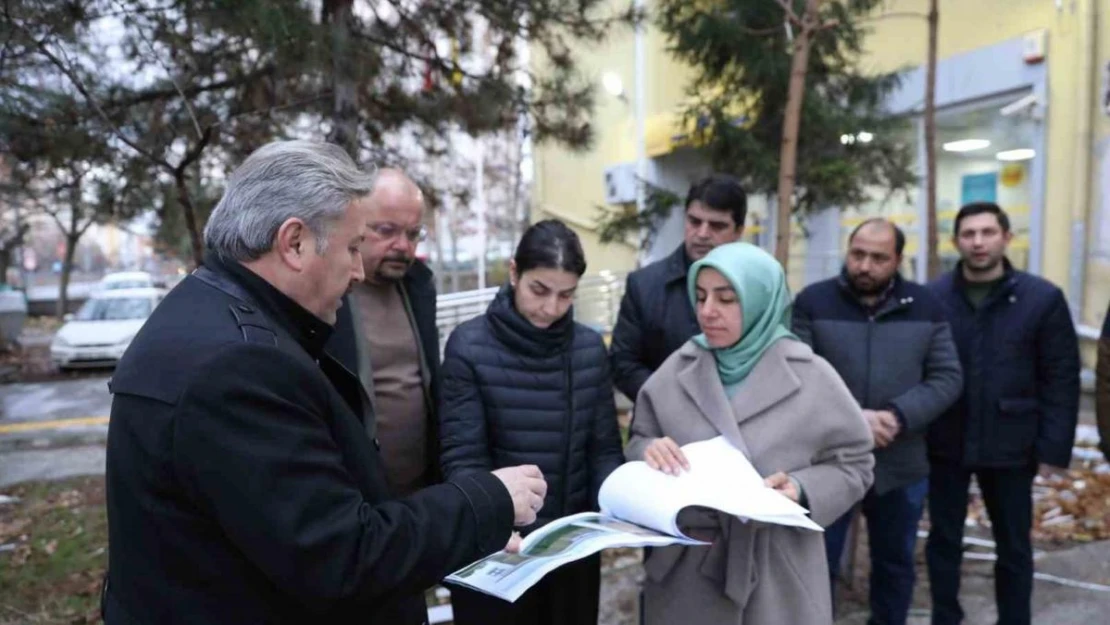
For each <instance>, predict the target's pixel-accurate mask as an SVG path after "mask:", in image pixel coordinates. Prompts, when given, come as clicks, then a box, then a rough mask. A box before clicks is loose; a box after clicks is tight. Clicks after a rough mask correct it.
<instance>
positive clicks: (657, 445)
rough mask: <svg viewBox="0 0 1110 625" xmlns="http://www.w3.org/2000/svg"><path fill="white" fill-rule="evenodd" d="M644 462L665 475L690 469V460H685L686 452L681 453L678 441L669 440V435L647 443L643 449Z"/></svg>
mask: <svg viewBox="0 0 1110 625" xmlns="http://www.w3.org/2000/svg"><path fill="white" fill-rule="evenodd" d="M644 462H646V463H647V465H648V466H649V467H651V468H653V469H655V470H656V471H662V472H663V473H666V474H667V475H678V474H679V473H680V472H682V471H689V470H690V462H689V461H688V460H686V454H684V453H682V449H681V448H679V446H678V443H676V442H674V441H673V440H671V437H669V436H664V437H663V438H657V439H655V440H653V441H651V443H649V444H648V446H647V449H645V450H644Z"/></svg>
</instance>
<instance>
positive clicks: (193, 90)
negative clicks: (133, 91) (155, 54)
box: [104, 64, 277, 110]
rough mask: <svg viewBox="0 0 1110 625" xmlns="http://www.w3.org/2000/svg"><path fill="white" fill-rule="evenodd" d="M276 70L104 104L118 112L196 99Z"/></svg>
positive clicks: (269, 68) (265, 69)
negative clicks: (164, 101) (177, 99)
mask: <svg viewBox="0 0 1110 625" xmlns="http://www.w3.org/2000/svg"><path fill="white" fill-rule="evenodd" d="M276 69H277V68H276V67H274V66H273V65H272V64H266V65H263V66H261V67H259V68H258V69H257V70H255V71H252V72H250V73H247V74H244V75H242V76H238V77H235V78H228V79H226V80H219V81H216V82H211V83H207V84H203V85H193V86H190V87H185V88H183V89H182V90H180V91H179V90H178V89H176V88H174V89H152V90H149V91H143V92H139V93H138V94H137V95H134V96H131V97H129V98H126V99H123V100H109V101H107V102H105V103H104V106H105V108H106V109H108V110H117V109H121V108H128V107H131V106H135V105H137V104H146V103H147V102H154V101H156V100H162V99H166V98H171V97H173V96H175V95H181V96H182V97H185V98H190V97H195V96H198V95H200V94H202V93H207V92H209V91H219V90H221V89H228V88H231V87H238V86H240V85H243V84H246V83H248V82H251V81H252V80H256V79H258V78H262V77H263V76H267V75H270V74H273V73H274V72H275V71H276Z"/></svg>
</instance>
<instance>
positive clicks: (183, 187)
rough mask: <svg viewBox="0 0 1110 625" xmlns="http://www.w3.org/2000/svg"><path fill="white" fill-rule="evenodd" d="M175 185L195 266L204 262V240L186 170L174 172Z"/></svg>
mask: <svg viewBox="0 0 1110 625" xmlns="http://www.w3.org/2000/svg"><path fill="white" fill-rule="evenodd" d="M173 177H174V186H175V187H176V188H177V203H178V204H179V205H180V206H181V213H182V215H184V216H185V230H186V231H187V232H188V233H189V249H190V250H191V251H192V254H193V267H200V266H201V265H203V264H204V242H203V239H202V238H201V232H200V226H199V224H198V223H197V211H196V208H195V207H194V206H193V199H192V197H191V196H190V195H189V186H188V185H187V184H186V181H185V172H184V171H181V170H179V171H176V172H174V176H173Z"/></svg>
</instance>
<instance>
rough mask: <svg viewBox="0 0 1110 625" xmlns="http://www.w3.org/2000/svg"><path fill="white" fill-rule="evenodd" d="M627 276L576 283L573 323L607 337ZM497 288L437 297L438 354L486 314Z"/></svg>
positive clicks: (607, 273) (609, 274) (589, 278)
mask: <svg viewBox="0 0 1110 625" xmlns="http://www.w3.org/2000/svg"><path fill="white" fill-rule="evenodd" d="M625 277H626V274H624V273H614V272H610V271H603V272H601V274H599V275H596V276H587V277H585V278H582V280H580V281H579V282H578V291H577V293H576V295H575V298H574V320H575V321H577V322H579V323H581V324H584V325H587V326H589V327H591V328H593V329H594V330H597V331H598V332H600V333H601V334H602V336H606V337H608V336H609V334H610V333H611V332H612V331H613V325H614V324H616V322H617V313H618V312H620V305H621V297H622V296H623V295H624V281H625ZM499 290H500V287H491V288H487V289H477V290H473V291H462V292H460V293H448V294H445V295H440V296H439V297H438V298H437V301H436V327H437V328H438V329H439V345H440V350H442V349H443V347H444V346H445V345H446V344H447V337H448V336H450V335H451V332H453V331H454V329H455V328H457V327H458V326H459V325H460V324H462V323H464V322H466V321H469V320H470V319H473V318H474V317H477V316H479V315H481V314H482V313H484V312H486V308H488V307H489V304H490V302H492V301H493V298H494V297H495V296H496V295H497V292H498V291H499Z"/></svg>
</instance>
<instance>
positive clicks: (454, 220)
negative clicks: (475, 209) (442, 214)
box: [447, 207, 461, 293]
mask: <svg viewBox="0 0 1110 625" xmlns="http://www.w3.org/2000/svg"><path fill="white" fill-rule="evenodd" d="M447 223H448V224H449V225H450V226H451V227H450V228H448V231H449V232H450V233H451V235H450V236H451V292H452V293H458V292H459V291H460V290H461V287H460V286H459V235H458V234H457V232H458V228H459V220H458V217H457V216H456V215H455V212H454V207H452V209H451V212H450V213H448V217H447Z"/></svg>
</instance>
